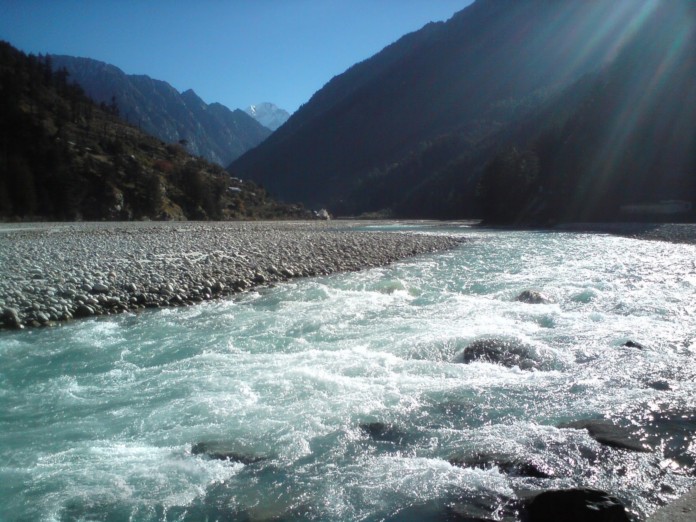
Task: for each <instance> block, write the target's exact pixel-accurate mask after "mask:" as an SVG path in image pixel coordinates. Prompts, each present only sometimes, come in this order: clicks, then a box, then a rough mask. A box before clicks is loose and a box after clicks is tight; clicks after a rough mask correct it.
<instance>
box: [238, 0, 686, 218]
mask: <svg viewBox="0 0 696 522" xmlns="http://www.w3.org/2000/svg"><path fill="white" fill-rule="evenodd" d="M655 30H657V31H658V33H657V34H659V35H660V37H661V38H662V40H660V41H659V42H657V41H651V38H650V31H655ZM693 37H694V36H693V3H692V2H690V1H689V0H673V1H666V0H665V1H660V0H594V1H592V2H589V1H585V0H566V1H563V2H556V1H552V0H517V1H514V2H513V1H509V0H477V1H476V2H475V3H474V4H472V5H470V6H469V7H467V8H466V9H464V10H462V11H460V12H458V13H456V14H455V15H454V16H453V17H452V18H451V19H450V20H448V21H447V22H442V23H431V24H428V25H426V26H425V27H423V28H422V29H421V30H419V31H416V32H414V33H411V34H409V35H406V36H404V37H403V38H401V39H400V40H398V41H397V42H395V43H394V44H392V45H390V46H388V47H386V48H385V49H384V50H382V51H381V52H380V53H378V54H376V55H375V56H373V57H371V58H369V59H367V60H365V61H364V62H361V63H359V64H356V65H355V66H353V67H351V68H350V69H348V70H347V71H346V72H344V73H343V74H341V75H339V76H337V77H335V78H333V79H332V80H331V81H329V82H328V83H327V84H326V85H325V86H324V87H323V88H322V89H321V90H319V91H318V92H317V93H316V94H314V96H312V98H311V99H310V100H309V101H308V102H307V103H306V104H305V105H303V106H302V107H301V108H300V109H299V110H298V111H297V112H296V113H294V114H293V115H292V116H291V117H290V119H289V120H288V122H287V123H286V124H285V125H284V126H283V127H281V128H280V129H278V130H277V131H276V132H275V133H274V134H273V135H271V136H270V137H269V138H268V139H267V140H266V141H265V142H264V143H262V144H261V145H260V146H259V147H257V148H255V149H253V150H250V151H249V152H247V153H246V154H244V155H243V156H242V157H240V158H239V159H238V160H236V161H235V162H233V163H232V164H231V165H230V166H229V167H228V170H229V171H230V172H234V173H237V174H238V175H241V176H244V177H245V178H246V177H249V178H251V179H254V180H256V181H258V182H260V183H262V184H263V185H264V186H266V187H268V188H269V189H270V190H271V191H272V192H273V193H274V194H275V195H277V196H279V197H281V198H283V199H288V200H302V201H303V202H305V203H306V204H308V205H314V206H318V205H327V206H329V207H330V208H332V209H333V210H334V211H337V212H338V213H345V214H357V213H361V212H369V211H380V210H386V211H388V212H391V213H392V214H396V215H400V216H410V217H478V216H480V215H481V213H482V212H484V207H485V204H484V201H482V199H481V198H480V197H479V196H481V188H482V187H481V185H480V183H479V182H480V179H481V176H482V174H483V172H484V171H485V169H486V166H487V165H489V164H490V163H491V162H493V160H494V159H495V158H496V156H497V155H498V154H503V153H504V151H505V150H509V149H513V148H515V146H516V144H518V143H520V144H523V145H524V146H531V145H535V146H536V143H534V144H532V138H534V139H537V141H538V142H539V144H540V143H541V141H539V140H541V138H543V136H540V135H539V134H540V131H541V129H547V130H548V133H547V134H549V135H550V133H552V131H553V130H554V129H558V133H557V135H560V136H565V138H566V140H570V141H569V143H571V142H573V141H574V140H576V139H577V140H578V150H575V151H574V154H576V156H575V158H576V159H578V156H577V155H578V154H581V151H580V149H582V148H583V147H584V149H583V150H584V151H585V152H584V153H585V154H586V157H584V158H581V159H579V161H583V162H584V161H587V160H588V158H590V157H592V156H593V155H594V154H595V152H596V150H597V147H598V146H600V145H606V144H607V143H612V144H615V145H622V142H621V141H616V140H615V141H613V142H611V141H609V142H603V141H602V140H611V139H612V136H610V135H608V134H606V133H604V134H601V133H600V134H594V135H593V137H594V138H596V140H597V141H595V142H593V144H592V145H591V144H590V142H589V141H587V140H586V142H585V143H584V144H582V147H580V141H581V139H580V137H579V135H575V134H573V133H572V132H571V131H570V129H571V127H572V126H573V125H580V121H581V120H582V118H589V117H590V115H589V113H588V111H591V112H592V115H591V117H592V118H596V121H597V122H599V123H598V124H595V126H597V125H598V126H599V127H600V128H601V121H602V117H603V116H604V115H606V114H611V115H613V116H615V117H616V118H617V119H616V122H612V124H614V123H615V124H616V125H617V126H619V125H621V121H622V120H620V118H621V117H623V118H624V120H623V123H624V124H627V123H628V122H630V123H633V124H634V125H636V128H635V129H633V130H634V131H635V132H636V133H638V134H641V135H642V136H643V138H642V139H646V138H647V136H649V135H650V133H651V132H653V131H655V132H657V130H658V129H655V128H653V127H650V125H651V122H656V121H657V120H659V119H660V117H661V116H660V115H666V116H665V118H666V119H665V120H664V121H662V120H660V122H661V123H660V125H661V127H659V129H661V130H662V131H664V128H665V126H666V125H667V126H668V122H669V117H677V116H678V111H677V112H675V108H676V107H682V109H686V111H685V113H687V114H690V109H689V105H688V104H689V103H691V100H692V99H693V98H692V96H693V91H692V90H689V85H690V84H688V82H686V81H685V80H684V79H683V78H684V77H683V76H679V78H677V79H679V80H681V83H680V84H679V85H680V86H681V87H676V88H675V89H672V90H666V89H665V85H670V82H671V81H672V78H671V77H668V76H666V75H667V74H672V75H674V74H677V73H679V68H675V66H674V63H672V62H671V61H670V60H672V61H673V60H680V62H679V64H678V65H682V66H683V64H689V63H692V64H693V63H694V62H695V60H693V55H692V54H690V52H691V51H690V49H691V47H690V45H691V42H692V40H693ZM658 43H659V46H658V47H659V49H658V48H655V49H654V52H653V51H652V50H651V49H652V48H653V47H654V46H655V45H656V44H658ZM631 46H633V47H631ZM641 46H642V48H643V50H644V51H645V52H646V53H648V54H650V56H651V59H650V60H649V61H648V62H647V63H646V65H649V66H650V68H649V69H648V70H647V71H641V61H640V53H638V58H635V57H634V58H631V56H634V55H635V52H633V51H631V52H624V51H625V50H626V49H631V48H633V49H638V50H640V49H641ZM670 49H672V51H670ZM677 51H678V52H677ZM670 53H672V54H670ZM629 55H630V56H629ZM619 58H621V60H622V62H621V63H623V64H624V65H623V66H622V65H617V67H619V68H621V67H624V69H626V70H625V71H624V73H623V76H622V78H623V79H626V80H627V81H623V80H622V82H621V85H617V86H616V88H615V89H612V90H611V91H606V92H607V97H608V100H607V101H606V102H605V103H603V104H602V103H599V102H598V101H597V100H596V99H595V98H594V96H595V95H596V94H597V92H598V91H597V89H600V90H601V89H602V85H604V83H603V82H607V81H611V78H613V76H611V73H609V72H607V71H609V68H610V67H611V64H614V63H618V62H617V60H618V59H619ZM689 59H690V60H691V61H690V62H689V61H688V60H689ZM683 60H686V61H683ZM656 64H657V65H658V66H659V65H660V64H661V65H662V66H663V67H662V68H660V67H657V68H653V66H654V65H656ZM667 65H670V66H671V67H666V66H667ZM649 73H654V74H655V76H654V77H653V78H652V79H651V78H650V77H649ZM593 75H594V76H593ZM607 75H608V76H607ZM656 87H661V88H662V90H661V91H659V92H662V93H664V94H665V95H667V96H666V97H665V98H659V97H658V98H654V99H651V101H652V103H653V105H652V107H653V113H654V114H655V115H656V116H655V117H652V116H651V117H648V118H646V119H645V120H641V122H631V118H632V117H633V116H634V115H632V114H631V110H632V109H639V108H640V107H641V103H642V102H643V101H644V100H641V98H640V96H639V93H641V92H642V93H643V97H644V98H647V97H648V93H651V92H652V91H653V90H654V89H655V88H656ZM609 92H610V94H609ZM675 95H676V96H678V97H677V98H672V96H675ZM622 96H629V98H628V99H630V100H632V101H633V102H634V103H635V104H636V105H633V106H630V105H626V106H623V112H621V113H620V112H617V111H609V112H607V111H608V109H610V108H614V107H619V106H620V100H621V99H622ZM656 100H659V101H660V103H659V104H656V103H655V102H656ZM561 101H562V103H561ZM612 101H613V104H614V105H610V104H611V102H612ZM691 106H692V107H693V104H691ZM685 117H686V116H685ZM656 118H657V119H656ZM531 122H535V125H536V126H533V125H531ZM639 123H640V125H639ZM564 125H566V127H564ZM581 127H582V128H583V129H587V132H588V135H589V134H590V131H589V124H588V126H581ZM581 127H578V129H580V128H581ZM684 127H687V128H686V129H685V133H686V134H685V137H683V138H682V137H680V138H679V141H680V142H681V141H684V140H686V142H688V140H690V139H691V137H690V136H692V131H693V120H692V121H691V125H690V126H689V125H688V123H687V124H681V123H680V124H679V127H678V128H680V129H683V128H684ZM667 128H668V127H667ZM521 129H525V131H524V132H523V131H522V130H521ZM525 132H526V134H525ZM614 132H615V134H617V135H618V133H619V128H618V127H617V128H615V129H614ZM564 133H568V134H567V135H566V134H564ZM600 136H601V137H600ZM636 139H637V138H636ZM661 139H662V138H661ZM547 141H549V140H548V139H547ZM626 143H627V142H626ZM624 144H625V143H624ZM554 146H557V144H556V145H554ZM550 147H551V145H548V146H547V148H549V149H550ZM652 150H653V152H654V155H655V156H656V157H655V158H652V159H651V162H652V164H653V165H654V166H655V168H657V166H658V165H661V164H666V163H668V162H667V160H659V159H658V158H657V156H660V154H661V153H660V149H659V147H658V146H655V147H653V148H652ZM672 150H676V149H672ZM679 150H680V151H681V152H680V154H681V153H682V152H683V150H684V149H683V148H680V149H679ZM621 153H622V151H617V152H616V154H618V155H620V154H621ZM559 157H560V156H559ZM569 157H570V156H568V158H569ZM617 157H618V156H617ZM518 159H519V158H518ZM522 160H523V157H522V159H521V160H520V161H522ZM568 161H570V160H568ZM600 161H601V158H599V157H597V159H596V161H587V165H593V164H594V165H595V166H596V165H599V164H600V163H599V162H600ZM678 161H680V160H678ZM678 161H677V163H678ZM634 163H638V162H634ZM687 163H688V162H687ZM553 164H554V163H553V162H548V161H547V163H545V164H544V165H542V167H543V169H548V168H551V165H553ZM557 165H559V166H560V165H565V164H564V163H563V162H562V161H560V160H559V163H557ZM613 165H614V167H613V168H614V169H618V168H620V166H621V165H623V164H621V165H620V164H619V163H615V164H613ZM634 166H635V165H634ZM679 168H680V169H683V168H688V165H687V164H684V165H683V166H680V167H679ZM575 170H576V171H577V172H580V170H581V169H577V168H576V169H575ZM603 171H604V172H605V173H606V169H603ZM583 172H586V170H584V171H583ZM614 172H615V170H614ZM578 176H580V177H582V176H581V175H580V174H578ZM578 179H579V178H578ZM576 183H577V179H575V181H573V182H572V183H570V184H569V185H568V186H567V187H566V188H564V189H563V190H564V191H566V192H567V191H571V190H573V189H574V186H575V185H574V184H576ZM542 188H543V187H542ZM631 191H632V192H635V193H636V194H634V195H633V196H632V198H634V197H638V196H637V193H638V192H641V191H637V190H634V189H631ZM645 192H647V191H643V193H645ZM578 214H582V213H578Z"/></svg>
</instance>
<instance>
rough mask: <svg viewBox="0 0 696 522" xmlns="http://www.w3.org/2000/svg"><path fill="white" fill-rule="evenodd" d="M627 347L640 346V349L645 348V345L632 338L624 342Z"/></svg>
mask: <svg viewBox="0 0 696 522" xmlns="http://www.w3.org/2000/svg"><path fill="white" fill-rule="evenodd" d="M623 345H624V346H625V347H627V348H638V349H639V350H645V346H643V345H642V344H640V343H637V342H635V341H631V340H630V339H629V340H628V341H626V342H625V343H624V344H623Z"/></svg>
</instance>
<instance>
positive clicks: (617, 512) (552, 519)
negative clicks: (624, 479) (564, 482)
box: [523, 488, 630, 522]
mask: <svg viewBox="0 0 696 522" xmlns="http://www.w3.org/2000/svg"><path fill="white" fill-rule="evenodd" d="M524 511H525V512H524V515H525V517H524V518H523V520H526V521H527V522H560V521H563V522H629V520H630V519H629V518H628V514H627V513H626V509H625V508H624V506H623V505H622V504H621V502H620V501H619V500H618V499H616V498H614V497H612V496H610V495H609V494H608V493H605V492H604V491H600V490H596V489H588V488H580V489H567V490H555V491H545V492H543V493H540V494H539V495H536V496H535V497H533V498H532V499H530V500H528V501H527V502H526V505H525V510H524Z"/></svg>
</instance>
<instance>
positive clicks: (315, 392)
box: [0, 226, 696, 521]
mask: <svg viewBox="0 0 696 522" xmlns="http://www.w3.org/2000/svg"><path fill="white" fill-rule="evenodd" d="M403 228H404V227H397V226H395V227H393V228H391V227H389V226H384V227H375V229H379V230H392V229H393V230H403ZM406 228H407V229H409V230H414V231H417V232H421V233H436V234H454V235H461V236H464V237H465V238H467V241H466V242H465V243H463V244H462V245H461V246H460V247H458V248H457V249H455V250H452V251H448V252H444V253H437V254H432V255H427V256H420V257H416V258H413V259H409V260H406V261H403V262H398V263H395V264H392V265H390V266H387V267H383V268H379V269H371V270H365V271H361V272H355V273H348V274H339V275H333V276H329V277H322V278H310V279H298V280H293V281H291V282H288V283H283V284H280V285H277V286H275V287H272V288H262V289H257V290H256V291H252V292H249V293H246V294H242V295H239V296H237V297H235V298H231V299H228V300H221V301H214V302H208V303H205V304H201V305H197V306H192V307H186V308H171V309H162V310H158V311H147V312H143V313H140V314H137V315H133V314H124V315H120V316H114V317H104V318H97V319H90V320H81V321H75V322H72V323H69V324H65V325H63V326H60V327H55V328H40V329H28V330H24V331H16V332H10V331H4V332H0V519H1V520H8V521H9V520H26V521H34V520H84V521H87V520H136V521H141V520H143V521H149V520H153V521H154V520H201V519H206V518H207V519H209V520H215V519H221V520H226V519H232V520H269V519H285V520H288V519H290V520H369V521H373V520H375V521H376V520H384V519H389V520H406V519H409V517H411V518H412V519H414V520H415V519H418V518H420V519H425V518H427V514H428V513H431V512H435V511H436V510H437V509H439V507H438V506H441V505H444V504H448V503H449V504H448V505H453V503H454V504H456V505H457V506H458V507H457V509H459V510H460V511H461V512H464V513H467V514H469V515H470V516H481V517H483V516H484V515H485V516H486V517H488V518H491V519H496V520H514V519H515V517H516V514H515V513H516V508H515V507H514V499H515V498H516V497H517V496H518V493H519V492H520V491H522V490H525V489H559V488H567V487H573V486H590V487H594V488H598V489H602V490H605V491H608V492H609V493H611V494H612V495H615V496H616V497H618V498H619V499H620V500H621V501H622V502H623V503H624V504H625V505H626V506H627V507H628V508H629V510H630V512H631V513H632V516H633V517H634V518H635V519H637V520H640V519H643V518H644V517H645V516H646V515H647V514H650V513H651V512H653V511H654V510H655V509H656V508H657V507H658V505H660V504H661V503H664V502H667V501H669V500H671V499H673V498H675V497H676V496H677V495H679V494H680V493H683V492H684V491H686V489H688V488H689V487H690V486H693V485H694V479H693V475H692V473H693V471H694V468H693V464H694V457H695V456H696V443H695V442H694V437H693V433H694V431H693V430H694V428H695V427H696V423H694V422H693V419H694V416H693V412H695V411H696V365H694V359H695V358H696V300H695V299H694V297H695V294H696V264H695V261H696V246H693V245H683V244H671V243H666V242H657V241H640V240H636V239H628V238H622V237H616V236H610V235H601V234H585V233H559V232H541V231H539V232H534V231H531V232H530V231H492V230H485V229H473V228H470V227H467V226H462V227H458V226H451V227H435V228H433V227H426V228H422V229H418V228H417V227H410V228H409V227H406ZM524 290H539V291H541V292H543V293H544V294H546V295H547V296H548V297H549V298H550V299H551V300H552V302H548V303H542V304H528V303H524V302H520V301H518V300H517V299H516V298H517V296H518V295H519V294H520V293H521V292H523V291H524ZM480 339H496V340H502V341H506V342H508V343H509V344H510V345H514V346H519V347H522V348H521V350H523V353H524V355H525V357H526V358H528V360H529V361H531V362H532V364H533V368H531V369H530V368H527V367H525V368H524V369H522V368H520V366H511V367H507V366H504V365H501V364H493V363H490V362H485V361H474V362H471V363H469V364H464V363H462V360H461V353H462V352H463V350H464V349H465V348H466V347H467V346H468V345H470V344H471V343H472V342H474V341H476V340H480ZM629 340H630V341H633V342H634V343H637V344H638V345H637V346H624V345H625V343H626V342H627V341H629ZM522 366H524V365H522ZM599 417H602V418H607V419H612V420H613V421H615V422H616V423H617V424H620V425H622V426H626V427H628V428H630V429H632V430H633V431H634V432H635V433H637V434H638V435H639V436H642V437H643V440H644V441H645V443H646V448H648V449H649V450H650V451H647V452H632V451H626V450H622V449H615V448H609V447H606V446H604V445H602V444H600V443H599V442H597V441H596V440H594V439H592V438H591V437H590V436H589V434H588V433H587V431H586V430H578V429H569V428H559V426H561V425H562V424H563V423H566V422H570V421H576V420H579V419H589V418H599ZM211 448H212V449H213V450H214V449H215V448H218V449H220V448H223V449H224V451H225V452H227V454H234V458H233V460H236V461H231V460H220V459H216V458H214V457H215V455H214V453H215V452H214V451H213V450H211ZM477 458H478V459H479V461H480V462H479V463H478V464H477V465H472V464H471V463H472V459H473V460H476V459H477ZM486 459H488V463H486V462H484V461H485V460H486ZM496 459H497V461H498V462H499V465H494V464H492V462H493V461H496ZM504 461H511V462H512V461H514V462H517V463H519V462H524V463H527V464H528V465H531V466H533V467H534V469H536V470H540V471H543V474H545V475H546V476H547V478H541V477H539V476H529V474H525V473H516V472H514V470H513V472H510V469H509V468H507V467H506V466H505V465H504V464H502V462H504ZM463 462H465V463H468V464H467V465H462V463H463ZM433 510H435V511H433ZM416 514H417V515H416Z"/></svg>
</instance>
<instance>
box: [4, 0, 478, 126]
mask: <svg viewBox="0 0 696 522" xmlns="http://www.w3.org/2000/svg"><path fill="white" fill-rule="evenodd" d="M471 1H472V0H188V1H183V0H0V39H2V40H6V41H8V42H9V43H10V44H12V45H14V46H15V47H17V48H19V49H21V50H22V51H25V52H27V53H34V54H38V53H44V54H46V53H51V54H69V55H73V56H86V57H90V58H95V59H97V60H101V61H104V62H108V63H111V64H113V65H116V66H117V67H119V68H121V69H122V70H123V71H125V72H126V73H129V74H147V75H149V76H151V77H153V78H157V79H160V80H164V81H167V82H169V83H171V84H172V85H173V86H174V87H175V88H177V89H178V90H180V91H183V90H186V89H189V88H191V89H193V90H194V91H196V93H197V94H198V95H199V96H200V97H201V98H203V99H204V100H205V101H206V102H208V103H211V102H220V103H223V104H224V105H227V106H228V107H230V108H231V109H235V108H244V107H246V106H247V105H249V104H252V103H258V102H262V101H270V102H274V103H276V104H277V105H279V106H281V107H283V108H285V109H286V110H288V111H290V112H293V111H294V110H296V109H297V108H298V107H299V105H301V104H302V103H304V102H306V101H307V100H309V98H310V97H311V95H312V94H313V93H314V92H315V91H317V90H318V89H320V88H321V87H322V86H323V85H324V84H325V83H326V82H327V81H329V80H330V79H331V78H332V77H333V76H335V75H337V74H340V73H341V72H343V71H344V70H345V69H347V68H348V67H350V66H351V65H353V64H354V63H356V62H359V61H362V60H364V59H366V58H368V57H370V56H371V55H373V54H375V53H376V52H378V51H379V50H381V49H382V48H384V47H385V46H386V45H388V44H390V43H392V42H394V41H395V40H397V39H398V38H399V37H401V36H402V35H404V34H406V33H409V32H412V31H415V30H417V29H420V28H421V27H422V26H423V25H425V24H426V23H428V22H430V21H440V20H447V19H448V18H450V17H451V16H452V15H453V14H454V13H455V12H456V11H459V10H461V9H463V8H464V7H465V6H467V5H468V4H470V3H471Z"/></svg>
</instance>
